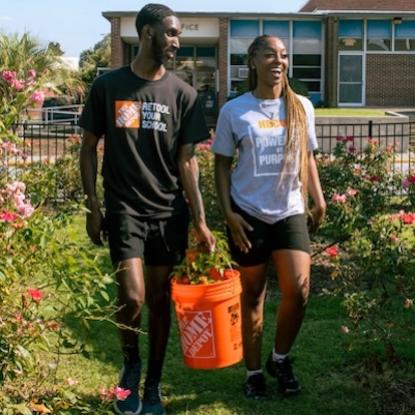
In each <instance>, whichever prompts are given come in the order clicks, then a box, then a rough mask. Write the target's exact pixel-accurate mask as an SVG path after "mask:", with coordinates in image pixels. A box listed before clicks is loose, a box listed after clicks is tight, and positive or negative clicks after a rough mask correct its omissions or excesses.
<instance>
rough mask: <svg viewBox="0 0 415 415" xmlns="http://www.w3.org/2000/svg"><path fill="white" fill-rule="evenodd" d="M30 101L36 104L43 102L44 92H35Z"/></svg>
mask: <svg viewBox="0 0 415 415" xmlns="http://www.w3.org/2000/svg"><path fill="white" fill-rule="evenodd" d="M30 99H31V100H32V101H33V102H35V103H40V102H43V101H44V99H45V94H44V93H43V92H42V91H35V92H33V94H32V96H31V97H30Z"/></svg>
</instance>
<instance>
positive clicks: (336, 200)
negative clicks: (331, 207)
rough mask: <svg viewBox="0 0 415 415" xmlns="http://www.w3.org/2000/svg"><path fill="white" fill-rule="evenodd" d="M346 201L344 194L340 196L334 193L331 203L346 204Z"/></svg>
mask: <svg viewBox="0 0 415 415" xmlns="http://www.w3.org/2000/svg"><path fill="white" fill-rule="evenodd" d="M346 199H347V197H346V195H344V194H343V195H341V194H339V193H335V194H334V195H333V196H332V198H331V201H332V202H334V203H346Z"/></svg>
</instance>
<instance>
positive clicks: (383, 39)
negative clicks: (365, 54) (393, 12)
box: [367, 20, 392, 51]
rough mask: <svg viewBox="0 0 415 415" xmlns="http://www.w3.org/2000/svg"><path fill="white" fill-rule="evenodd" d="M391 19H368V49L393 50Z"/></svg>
mask: <svg viewBox="0 0 415 415" xmlns="http://www.w3.org/2000/svg"><path fill="white" fill-rule="evenodd" d="M391 23H392V22H391V20H368V21H367V50H383V51H389V50H391V44H392V29H391Z"/></svg>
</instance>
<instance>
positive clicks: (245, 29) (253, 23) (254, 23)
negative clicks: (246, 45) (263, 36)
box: [231, 20, 259, 37]
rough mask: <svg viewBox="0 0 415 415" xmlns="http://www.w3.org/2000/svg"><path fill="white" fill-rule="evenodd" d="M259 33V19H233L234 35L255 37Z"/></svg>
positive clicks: (232, 34)
mask: <svg viewBox="0 0 415 415" xmlns="http://www.w3.org/2000/svg"><path fill="white" fill-rule="evenodd" d="M258 35H259V22H258V20H231V36H232V37H255V36H258Z"/></svg>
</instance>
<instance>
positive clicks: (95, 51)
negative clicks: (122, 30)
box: [79, 34, 111, 85]
mask: <svg viewBox="0 0 415 415" xmlns="http://www.w3.org/2000/svg"><path fill="white" fill-rule="evenodd" d="M110 62H111V35H110V34H107V35H105V36H104V37H103V38H102V39H101V40H100V41H99V42H98V43H96V44H95V46H94V47H93V48H90V49H87V50H84V51H82V52H81V55H80V58H79V68H80V71H81V78H82V80H83V81H84V82H85V83H86V84H88V85H89V84H91V83H92V81H93V80H94V79H95V77H96V75H97V68H99V67H104V68H105V67H108V66H109V65H110Z"/></svg>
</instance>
